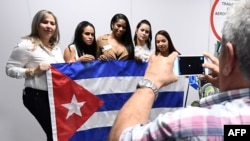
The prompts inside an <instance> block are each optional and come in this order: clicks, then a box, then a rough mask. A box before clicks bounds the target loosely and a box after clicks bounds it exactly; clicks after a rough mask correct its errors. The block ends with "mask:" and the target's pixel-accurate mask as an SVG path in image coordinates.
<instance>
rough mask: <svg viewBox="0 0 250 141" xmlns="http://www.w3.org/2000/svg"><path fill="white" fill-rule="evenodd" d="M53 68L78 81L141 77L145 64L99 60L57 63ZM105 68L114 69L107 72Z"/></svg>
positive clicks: (130, 61)
mask: <svg viewBox="0 0 250 141" xmlns="http://www.w3.org/2000/svg"><path fill="white" fill-rule="evenodd" d="M53 66H54V67H55V68H57V69H58V70H59V71H61V72H63V73H64V74H65V75H67V76H68V77H70V78H71V79H73V80H78V79H87V78H99V77H111V76H143V75H144V72H145V69H146V67H147V63H145V62H136V61H132V60H127V61H122V60H110V61H107V62H105V63H104V62H103V61H101V60H97V61H93V62H89V63H84V62H75V63H71V64H70V65H65V63H58V64H53ZM107 66H109V67H110V68H114V69H109V71H107ZM124 66H129V67H124ZM79 70H81V71H79Z"/></svg>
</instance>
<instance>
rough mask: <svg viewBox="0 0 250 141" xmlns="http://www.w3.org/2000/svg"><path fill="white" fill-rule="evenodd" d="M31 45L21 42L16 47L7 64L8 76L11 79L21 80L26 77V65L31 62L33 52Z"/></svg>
mask: <svg viewBox="0 0 250 141" xmlns="http://www.w3.org/2000/svg"><path fill="white" fill-rule="evenodd" d="M29 47H30V45H29V43H27V42H21V43H19V44H18V45H17V46H15V47H14V48H13V50H12V52H11V55H10V57H9V59H8V61H7V64H6V74H7V75H8V76H10V77H13V78H17V79H21V78H25V77H26V74H25V72H26V68H25V64H26V63H27V62H28V61H29V56H30V52H31V50H29V49H28V48H29Z"/></svg>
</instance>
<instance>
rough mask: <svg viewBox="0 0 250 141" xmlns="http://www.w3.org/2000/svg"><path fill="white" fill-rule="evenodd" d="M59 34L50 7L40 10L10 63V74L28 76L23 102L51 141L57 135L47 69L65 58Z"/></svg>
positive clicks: (13, 53) (8, 62)
mask: <svg viewBox="0 0 250 141" xmlns="http://www.w3.org/2000/svg"><path fill="white" fill-rule="evenodd" d="M59 38H60V34H59V29H58V23H57V18H56V17H55V15H54V14H53V13H52V12H50V11H47V10H41V11H38V12H37V13H36V15H35V16H34V18H33V21H32V26H31V33H30V34H29V35H27V36H25V37H23V38H22V39H21V41H20V42H19V43H18V44H17V46H15V47H14V48H13V50H12V53H11V55H10V58H9V60H8V61H7V64H6V74H7V75H8V76H10V77H13V78H17V79H21V78H25V83H24V87H25V88H24V90H23V103H24V105H25V107H26V108H27V109H28V110H29V111H30V112H31V113H32V114H33V115H34V117H35V118H36V119H37V121H38V122H39V123H40V125H41V126H42V128H43V130H44V131H45V133H46V135H47V140H48V141H52V140H53V139H52V129H51V119H50V109H49V100H48V87H47V79H46V71H47V70H49V69H50V64H51V63H62V62H64V59H63V56H62V52H61V49H60V48H59V47H58V46H57V44H58V42H59Z"/></svg>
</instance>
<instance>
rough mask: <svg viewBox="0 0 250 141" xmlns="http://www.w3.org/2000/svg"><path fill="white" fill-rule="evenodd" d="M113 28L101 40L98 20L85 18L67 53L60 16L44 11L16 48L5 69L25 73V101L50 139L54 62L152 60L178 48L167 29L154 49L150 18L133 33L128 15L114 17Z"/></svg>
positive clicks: (18, 75) (13, 73)
mask: <svg viewBox="0 0 250 141" xmlns="http://www.w3.org/2000/svg"><path fill="white" fill-rule="evenodd" d="M110 29H111V31H112V32H111V33H109V34H104V35H102V36H100V37H98V38H97V39H96V37H95V27H94V25H93V24H91V23H90V22H88V21H82V22H80V23H79V24H78V25H77V27H76V29H75V34H74V39H73V42H72V43H70V44H69V45H68V46H67V47H66V48H65V50H64V53H62V51H61V49H60V47H59V46H58V42H59V39H60V34H59V29H58V22H57V18H56V16H55V15H54V14H53V13H52V12H51V11H48V10H41V11H38V12H37V13H36V15H35V16H34V18H33V21H32V25H31V33H30V34H29V35H27V36H25V37H23V38H22V40H21V41H20V42H19V43H18V45H17V46H16V47H14V48H13V50H12V53H11V55H10V57H9V60H8V61H7V64H6V74H7V75H8V76H10V77H13V78H18V79H19V78H25V83H24V87H25V88H24V90H23V103H24V105H25V107H26V108H27V109H28V110H29V111H30V112H31V113H32V114H33V115H34V117H35V118H36V119H37V121H38V122H39V123H40V125H41V126H42V128H43V130H44V131H45V133H46V135H47V140H48V141H52V140H53V139H52V128H51V118H50V108H49V100H48V87H47V78H46V73H45V72H46V71H47V70H49V69H50V64H52V63H63V62H69V63H71V62H76V61H81V62H90V61H94V60H96V59H99V60H112V59H117V60H133V59H135V60H137V61H148V59H149V57H150V55H151V54H154V53H155V55H162V56H168V55H169V54H170V53H171V52H173V51H177V50H176V49H175V48H174V45H173V43H172V40H171V38H170V36H169V34H168V32H166V31H165V30H160V31H158V32H157V33H156V35H155V50H154V47H153V46H152V45H151V41H152V29H151V24H150V22H149V21H147V20H142V21H140V22H139V23H138V25H137V26H136V30H135V34H134V38H132V33H131V28H130V24H129V20H128V18H127V17H126V16H125V15H124V14H120V13H119V14H115V15H114V16H113V17H112V19H111V23H110Z"/></svg>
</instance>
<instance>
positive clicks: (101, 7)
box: [0, 0, 210, 141]
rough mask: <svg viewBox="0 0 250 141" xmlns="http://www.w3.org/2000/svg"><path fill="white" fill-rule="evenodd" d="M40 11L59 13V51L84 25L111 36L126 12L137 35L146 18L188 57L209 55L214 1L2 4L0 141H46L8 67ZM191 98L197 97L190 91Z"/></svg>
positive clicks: (11, 0) (17, 0) (29, 0)
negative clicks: (114, 21) (112, 23)
mask: <svg viewBox="0 0 250 141" xmlns="http://www.w3.org/2000/svg"><path fill="white" fill-rule="evenodd" d="M40 9H47V10H50V11H52V12H54V13H55V15H56V16H57V18H58V21H59V28H60V33H61V41H60V42H61V48H62V49H64V48H65V46H67V44H69V43H70V42H71V40H72V37H73V32H74V29H75V27H76V25H77V24H78V23H79V22H80V21H82V20H88V21H90V22H92V23H93V24H94V25H95V27H96V35H97V36H99V35H101V34H104V33H109V32H110V28H109V24H110V19H111V17H112V16H113V15H114V14H116V13H118V12H119V13H124V14H125V15H127V17H128V18H129V20H130V24H131V29H132V31H133V32H134V30H135V27H136V24H137V22H139V21H140V20H141V19H148V20H149V21H150V22H151V24H152V28H153V36H154V34H155V33H156V32H157V31H158V30H160V29H165V30H167V31H168V32H169V33H170V35H171V37H172V40H173V42H174V45H175V47H176V48H177V49H178V50H179V51H180V52H181V53H182V54H186V55H192V54H194V55H196V54H201V53H202V52H204V51H208V41H209V40H208V38H209V12H210V0H88V1H87V0H1V2H0V13H1V15H2V16H1V22H0V25H1V26H0V45H1V51H0V60H1V62H0V68H1V71H0V78H1V84H0V85H1V89H2V92H1V94H0V95H1V98H0V140H1V141H17V140H18V141H45V140H46V139H45V134H44V133H43V131H42V129H41V128H40V126H39V125H38V123H37V122H36V120H35V119H34V118H33V116H32V115H31V114H30V113H29V112H28V111H27V110H26V108H25V107H24V106H23V103H22V88H23V83H24V80H16V79H13V78H10V77H7V76H6V74H5V64H6V61H7V59H8V57H9V55H10V53H11V50H12V47H14V46H15V45H16V43H17V42H18V41H19V39H20V37H22V36H24V35H27V34H29V33H30V28H31V21H32V18H33V16H34V14H35V13H36V12H37V11H38V10H40ZM189 95H190V98H189V99H195V98H196V97H197V91H194V90H192V89H191V92H190V94H189Z"/></svg>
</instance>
